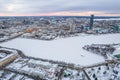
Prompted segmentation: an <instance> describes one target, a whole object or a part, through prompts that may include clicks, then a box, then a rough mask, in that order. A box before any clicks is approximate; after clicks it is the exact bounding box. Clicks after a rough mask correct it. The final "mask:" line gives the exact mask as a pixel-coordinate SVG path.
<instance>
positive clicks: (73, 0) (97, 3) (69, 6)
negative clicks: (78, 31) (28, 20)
mask: <svg viewBox="0 0 120 80" xmlns="http://www.w3.org/2000/svg"><path fill="white" fill-rule="evenodd" d="M119 3H120V0H0V8H1V9H0V16H14V15H15V16H27V15H29V16H54V15H55V16H61V15H62V16H75V15H76V16H77V15H78V16H83V15H84V16H85V15H90V14H95V15H107V16H109V15H112V16H116V15H118V16H120V10H119V9H120V5H119Z"/></svg>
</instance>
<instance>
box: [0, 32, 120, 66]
mask: <svg viewBox="0 0 120 80" xmlns="http://www.w3.org/2000/svg"><path fill="white" fill-rule="evenodd" d="M112 43H120V34H105V35H82V34H81V35H80V36H77V37H69V38H61V39H56V40H52V41H43V40H34V39H24V38H16V39H14V40H11V41H8V42H5V43H1V44H0V46H3V47H8V48H15V49H19V50H21V51H23V52H24V54H26V55H28V56H32V57H37V58H43V59H50V60H55V61H64V62H68V63H74V64H76V65H77V64H79V65H82V66H86V65H91V64H95V63H98V62H103V61H104V58H103V57H101V56H99V55H96V54H93V53H90V52H87V51H85V50H83V49H82V47H83V46H84V45H91V44H112Z"/></svg>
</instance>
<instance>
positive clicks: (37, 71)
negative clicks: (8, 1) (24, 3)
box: [0, 15, 120, 80]
mask: <svg viewBox="0 0 120 80" xmlns="http://www.w3.org/2000/svg"><path fill="white" fill-rule="evenodd" d="M119 35H120V18H118V17H112V18H111V17H102V18H101V17H95V16H94V15H91V16H90V17H32V16H31V17H0V80H120V38H119ZM104 36H106V37H104ZM111 36H112V37H113V39H111V38H110V37H111ZM71 37H72V38H71ZM90 37H91V38H92V39H93V38H95V41H93V40H92V39H90ZM114 37H116V38H114ZM75 38H78V39H79V42H80V44H79V45H82V47H81V48H80V47H78V49H79V48H80V51H81V52H74V50H71V53H73V55H77V56H78V55H79V56H78V59H77V57H76V59H77V60H78V61H79V59H82V58H84V59H86V60H88V63H85V64H82V63H84V61H80V63H77V64H76V63H74V62H76V60H75V57H74V56H70V55H69V54H70V53H69V51H67V50H69V49H67V50H66V47H65V46H66V45H65V43H66V42H64V41H61V43H64V46H62V48H63V49H61V48H60V47H59V46H61V45H62V44H61V43H60V44H59V46H55V45H52V46H50V45H51V44H53V42H51V41H54V42H55V41H57V40H61V39H62V40H63V39H66V40H69V41H67V42H69V44H67V48H69V47H70V46H71V47H70V48H76V47H73V46H74V45H73V44H77V42H76V43H74V41H76V39H75ZM97 38H100V40H99V41H96V39H97ZM101 38H105V39H104V40H101ZM16 39H19V40H18V42H17V43H20V44H19V45H18V44H15V43H10V42H11V41H13V40H16ZM21 39H22V40H21ZM24 39H25V40H26V39H27V40H36V42H38V41H43V42H40V43H46V42H47V43H48V44H47V46H49V47H47V48H48V49H50V50H51V48H50V47H52V48H53V46H55V47H54V49H52V50H59V49H61V50H60V51H57V52H58V53H55V54H54V55H52V53H50V51H49V50H48V54H47V55H45V56H43V54H45V53H44V51H45V50H46V49H44V48H46V47H44V46H45V45H41V44H38V43H37V44H36V43H35V45H30V44H31V43H32V41H30V42H29V44H26V43H25V42H24V43H23V44H24V45H23V46H24V47H25V46H26V45H28V46H27V47H29V48H28V50H25V49H24V47H23V46H22V41H24ZM84 39H85V40H86V39H87V40H88V41H93V42H92V43H89V44H87V43H86V42H85V40H84ZM114 39H115V40H114ZM70 40H73V41H70ZM80 40H81V41H80ZM105 40H106V42H105ZM88 41H87V42H88ZM13 42H15V41H13ZM49 42H51V43H49ZM59 42H60V41H59ZM71 43H73V44H71ZM82 43H84V44H82ZM55 44H57V42H55ZM36 45H40V46H38V47H36ZM75 46H77V45H75ZM33 47H35V48H38V49H40V51H36V50H34V52H32V51H31V50H30V49H32V48H33ZM41 47H42V48H41ZM57 48H59V49H57ZM62 50H63V52H64V53H61V51H62ZM26 51H28V52H29V53H27V52H26ZM83 51H84V52H86V53H87V54H88V55H92V56H93V57H92V58H94V59H95V60H96V61H95V60H92V59H90V60H89V58H86V56H87V54H84V53H82V52H83ZM31 52H32V54H31ZM46 52H47V51H46ZM53 52H54V51H53ZM34 53H37V54H38V55H36V56H38V57H36V56H31V55H35V54H34ZM65 53H66V55H67V56H68V60H64V58H63V57H64V56H65ZM28 54H29V55H28ZM51 55H52V56H58V57H60V55H64V56H62V57H60V58H63V60H61V59H58V60H56V59H53V57H52V58H50V59H49V58H48V59H47V57H48V56H51ZM46 56H47V57H46ZM95 56H96V57H95ZM44 57H45V58H44ZM73 57H74V58H73ZM89 57H90V56H89ZM97 57H100V58H99V59H96V58H97ZM69 58H70V59H69ZM70 60H71V61H70ZM97 60H98V62H97ZM69 61H70V62H69ZM89 62H90V63H89ZM91 62H93V63H91ZM86 64H87V65H86Z"/></svg>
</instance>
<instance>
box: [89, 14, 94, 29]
mask: <svg viewBox="0 0 120 80" xmlns="http://www.w3.org/2000/svg"><path fill="white" fill-rule="evenodd" d="M93 20H94V15H91V17H90V29H92V28H93Z"/></svg>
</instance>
